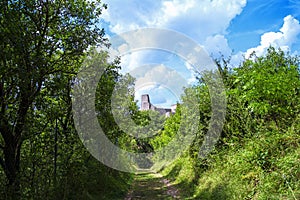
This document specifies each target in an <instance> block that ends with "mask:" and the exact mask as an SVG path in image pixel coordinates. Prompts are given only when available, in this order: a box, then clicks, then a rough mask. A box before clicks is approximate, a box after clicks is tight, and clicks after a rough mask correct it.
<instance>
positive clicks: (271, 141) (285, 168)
mask: <svg viewBox="0 0 300 200" xmlns="http://www.w3.org/2000/svg"><path fill="white" fill-rule="evenodd" d="M196 162H197V161H195V160H194V159H191V158H189V157H188V156H187V154H186V155H185V156H183V157H181V158H180V159H178V160H177V161H176V162H175V163H173V164H172V165H170V166H169V167H167V168H166V169H164V171H163V172H162V173H163V174H165V175H167V177H169V178H170V179H172V180H173V181H174V183H175V184H177V185H178V186H179V187H181V188H182V189H183V190H184V191H186V192H185V194H184V195H183V196H184V197H185V199H201V200H205V199H216V200H217V199H220V200H224V199H230V200H231V199H233V200H234V199H237V200H240V199H259V200H263V199H287V200H288V199H291V200H295V199H300V136H299V132H298V131H296V130H295V129H289V130H288V131H287V132H282V131H278V130H276V129H272V130H269V131H268V130H264V131H262V132H260V133H256V134H255V135H254V136H252V137H249V138H244V139H243V142H241V143H237V142H232V143H231V144H229V145H228V147H226V148H225V147H223V148H221V147H220V148H218V149H217V150H216V152H214V153H213V154H212V155H211V156H210V157H208V158H207V162H208V167H206V168H205V167H203V165H202V167H197V168H195V167H194V166H196V164H197V163H196ZM198 162H199V161H198ZM198 164H199V163H198Z"/></svg>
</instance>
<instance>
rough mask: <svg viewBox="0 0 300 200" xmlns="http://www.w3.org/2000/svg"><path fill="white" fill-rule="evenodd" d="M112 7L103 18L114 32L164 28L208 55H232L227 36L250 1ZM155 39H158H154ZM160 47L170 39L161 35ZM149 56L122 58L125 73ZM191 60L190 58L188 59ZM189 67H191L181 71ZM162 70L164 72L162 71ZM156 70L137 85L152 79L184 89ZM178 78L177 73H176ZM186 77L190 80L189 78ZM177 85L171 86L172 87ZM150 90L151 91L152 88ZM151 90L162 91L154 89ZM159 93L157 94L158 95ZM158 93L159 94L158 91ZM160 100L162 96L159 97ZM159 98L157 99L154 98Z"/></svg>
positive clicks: (170, 0)
mask: <svg viewBox="0 0 300 200" xmlns="http://www.w3.org/2000/svg"><path fill="white" fill-rule="evenodd" d="M104 2H105V3H107V4H108V10H107V11H106V12H105V13H104V15H103V18H104V20H105V21H107V22H109V28H110V31H112V32H113V33H116V34H120V33H123V32H126V31H130V30H134V29H138V28H143V27H153V28H163V29H171V30H175V31H178V32H180V33H183V34H185V35H187V36H188V37H191V38H192V39H193V40H195V41H196V42H197V43H199V44H201V45H203V47H204V49H205V50H206V51H208V53H209V54H210V53H212V54H214V55H218V53H219V52H222V53H223V54H224V53H225V54H226V55H230V53H231V50H230V49H229V46H228V43H227V40H226V38H225V36H224V35H226V29H227V28H228V26H229V25H230V22H231V20H232V19H234V18H235V17H236V16H237V15H239V14H240V13H241V12H242V10H243V8H244V7H245V5H246V2H247V1H246V0H201V1H199V0H155V1H153V0H142V1H141V0H130V1H118V0H104ZM153 38H154V37H153ZM135 39H136V41H135V43H138V44H140V43H142V44H144V43H147V42H148V41H147V38H136V37H135ZM151 42H157V43H159V44H168V42H170V41H169V40H168V37H167V38H166V37H161V35H160V36H158V37H157V38H156V39H155V41H154V40H152V41H151ZM145 57H147V55H145V54H131V56H129V57H127V58H125V59H122V66H125V67H127V69H126V70H125V71H128V70H132V69H133V68H134V67H139V66H143V65H144V64H145V63H144V60H145ZM188 59H190V58H188ZM184 67H186V68H189V66H188V65H186V64H185V66H184V65H183V66H181V68H184ZM159 69H160V70H159ZM161 70H162V69H161V68H159V67H158V68H154V69H153V70H151V71H149V73H147V74H146V75H145V76H144V77H143V78H141V79H139V80H137V85H141V84H142V83H143V84H146V83H147V82H150V80H149V79H153V78H157V79H158V78H159V79H161V80H163V79H164V80H167V79H170V80H171V82H170V83H167V86H168V87H169V85H175V86H176V87H180V84H181V83H180V82H179V81H178V80H177V81H174V80H176V77H174V76H172V73H171V72H170V71H168V72H166V71H161ZM173 75H174V74H173ZM185 78H186V77H185ZM186 79H187V80H186V82H187V83H192V82H194V81H195V77H194V76H190V77H189V78H186ZM172 87H173V86H171V88H172ZM148 89H149V88H148ZM149 90H153V91H155V90H157V91H159V90H158V88H157V87H154V88H152V89H149ZM154 94H155V92H154ZM156 94H159V92H157V93H156ZM157 98H158V97H157ZM154 99H155V98H154Z"/></svg>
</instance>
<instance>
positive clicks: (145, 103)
mask: <svg viewBox="0 0 300 200" xmlns="http://www.w3.org/2000/svg"><path fill="white" fill-rule="evenodd" d="M141 100H142V101H141V110H154V111H158V112H159V113H160V114H161V115H165V116H167V117H169V116H170V115H171V114H174V113H175V110H176V106H177V105H176V104H174V105H172V106H171V108H158V107H156V106H154V105H153V104H152V103H151V102H150V97H149V95H148V94H143V95H142V98H141Z"/></svg>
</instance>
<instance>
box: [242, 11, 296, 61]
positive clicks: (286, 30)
mask: <svg viewBox="0 0 300 200" xmlns="http://www.w3.org/2000/svg"><path fill="white" fill-rule="evenodd" d="M283 22H284V23H283V26H282V27H281V28H280V31H279V32H267V33H264V34H263V35H262V36H261V41H260V45H259V46H257V47H254V48H250V49H248V50H247V52H246V54H245V57H246V58H249V56H250V54H251V53H252V52H254V51H255V53H256V55H257V56H262V55H264V54H265V53H266V51H267V49H268V47H269V46H273V47H275V48H281V49H282V50H283V51H290V48H291V47H292V45H293V44H295V43H296V42H297V40H298V36H299V35H300V23H299V21H298V20H297V19H295V18H294V17H293V16H291V15H288V16H286V17H285V18H284V19H283Z"/></svg>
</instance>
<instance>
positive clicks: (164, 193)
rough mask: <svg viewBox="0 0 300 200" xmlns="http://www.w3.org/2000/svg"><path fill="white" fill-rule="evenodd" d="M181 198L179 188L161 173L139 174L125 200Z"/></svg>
mask: <svg viewBox="0 0 300 200" xmlns="http://www.w3.org/2000/svg"><path fill="white" fill-rule="evenodd" d="M135 199H145V200H156V199H163V200H165V199H180V194H179V190H178V189H177V188H176V187H175V186H173V185H172V184H171V183H170V181H169V180H168V179H166V178H164V177H163V176H162V175H161V174H159V173H148V174H142V175H137V176H136V177H135V179H134V181H133V185H132V188H131V190H130V191H129V192H128V194H127V196H126V198H125V199H124V200H135Z"/></svg>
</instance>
